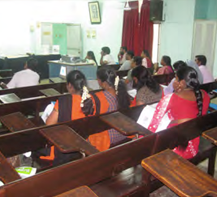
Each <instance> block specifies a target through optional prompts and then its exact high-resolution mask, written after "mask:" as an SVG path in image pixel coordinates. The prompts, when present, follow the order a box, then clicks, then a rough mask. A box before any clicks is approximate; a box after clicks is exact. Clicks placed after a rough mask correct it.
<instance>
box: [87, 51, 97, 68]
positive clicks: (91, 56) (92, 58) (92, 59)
mask: <svg viewBox="0 0 217 197" xmlns="http://www.w3.org/2000/svg"><path fill="white" fill-rule="evenodd" d="M85 59H86V61H87V62H88V63H92V64H94V66H97V61H96V58H95V55H94V52H93V51H88V52H87V56H86V58H85Z"/></svg>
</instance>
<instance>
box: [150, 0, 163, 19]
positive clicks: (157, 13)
mask: <svg viewBox="0 0 217 197" xmlns="http://www.w3.org/2000/svg"><path fill="white" fill-rule="evenodd" d="M150 20H151V21H153V22H162V21H163V1H162V0H151V1H150Z"/></svg>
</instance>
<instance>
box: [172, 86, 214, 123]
mask: <svg viewBox="0 0 217 197" xmlns="http://www.w3.org/2000/svg"><path fill="white" fill-rule="evenodd" d="M201 91H202V92H203V94H204V98H203V111H202V115H205V114H206V112H207V110H208V107H209V102H210V98H209V95H208V94H207V93H206V92H205V91H204V90H201ZM168 109H170V110H171V115H172V117H173V119H174V120H181V119H188V118H196V117H197V114H198V106H197V101H189V100H186V99H184V98H181V97H179V96H178V95H176V94H173V96H172V97H171V99H170V103H169V105H168Z"/></svg>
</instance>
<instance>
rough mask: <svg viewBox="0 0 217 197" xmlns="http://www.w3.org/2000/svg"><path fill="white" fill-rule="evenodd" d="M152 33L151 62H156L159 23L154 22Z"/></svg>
mask: <svg viewBox="0 0 217 197" xmlns="http://www.w3.org/2000/svg"><path fill="white" fill-rule="evenodd" d="M153 34H154V35H153V48H152V62H153V63H156V62H158V52H159V36H160V24H154V26H153Z"/></svg>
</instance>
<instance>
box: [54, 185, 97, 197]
mask: <svg viewBox="0 0 217 197" xmlns="http://www.w3.org/2000/svg"><path fill="white" fill-rule="evenodd" d="M55 197H97V195H96V194H95V193H94V192H93V191H92V190H91V189H90V188H89V187H87V186H82V187H78V188H75V189H73V190H70V191H68V192H65V193H63V194H60V195H57V196H55Z"/></svg>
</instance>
